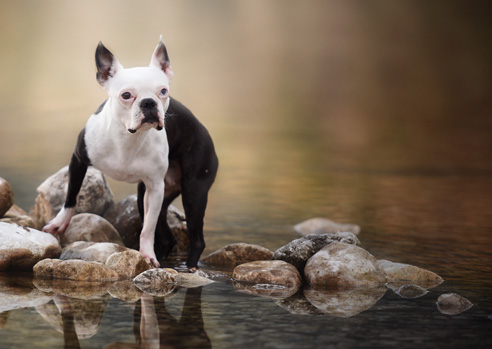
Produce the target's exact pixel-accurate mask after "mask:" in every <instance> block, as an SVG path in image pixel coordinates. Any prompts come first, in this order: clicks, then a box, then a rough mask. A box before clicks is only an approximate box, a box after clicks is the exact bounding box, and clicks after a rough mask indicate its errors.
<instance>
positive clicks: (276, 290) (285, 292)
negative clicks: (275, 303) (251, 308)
mask: <svg viewBox="0 0 492 349" xmlns="http://www.w3.org/2000/svg"><path fill="white" fill-rule="evenodd" d="M232 284H233V285H234V289H235V290H236V291H238V292H241V293H246V294H251V295H254V296H260V297H263V298H272V299H285V298H289V297H291V296H292V295H294V294H295V293H296V292H297V290H298V289H299V287H298V286H297V285H295V286H291V287H288V286H282V285H272V284H248V283H244V282H240V281H233V282H232Z"/></svg>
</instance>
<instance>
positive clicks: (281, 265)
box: [232, 261, 302, 289]
mask: <svg viewBox="0 0 492 349" xmlns="http://www.w3.org/2000/svg"><path fill="white" fill-rule="evenodd" d="M232 278H233V279H234V280H236V281H242V282H246V283H250V284H272V285H282V286H286V287H289V288H297V289H298V288H299V287H300V286H301V284H302V278H301V275H300V274H299V271H297V269H296V267H294V266H293V265H292V264H289V263H287V262H284V261H256V262H250V263H245V264H241V265H238V266H237V267H236V268H235V269H234V271H233V273H232Z"/></svg>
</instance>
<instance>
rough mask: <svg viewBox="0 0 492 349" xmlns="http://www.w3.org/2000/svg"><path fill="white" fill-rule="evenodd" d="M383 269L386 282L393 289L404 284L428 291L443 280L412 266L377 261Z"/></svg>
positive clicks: (382, 260) (383, 260) (427, 271)
mask: <svg viewBox="0 0 492 349" xmlns="http://www.w3.org/2000/svg"><path fill="white" fill-rule="evenodd" d="M378 265H379V266H380V267H381V268H383V269H384V272H385V273H386V279H387V282H388V283H389V284H390V285H391V286H393V287H399V286H403V285H406V284H413V285H418V286H420V287H423V288H426V289H429V288H433V287H436V286H438V285H440V284H441V283H442V282H443V281H444V280H443V278H441V277H440V276H439V275H437V274H435V273H433V272H431V271H429V270H425V269H422V268H419V267H416V266H413V265H409V264H403V263H394V262H391V261H388V260H385V259H381V260H378Z"/></svg>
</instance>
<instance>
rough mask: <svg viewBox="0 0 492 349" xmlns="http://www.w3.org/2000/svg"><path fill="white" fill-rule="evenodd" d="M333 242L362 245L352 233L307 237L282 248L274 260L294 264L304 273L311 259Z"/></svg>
mask: <svg viewBox="0 0 492 349" xmlns="http://www.w3.org/2000/svg"><path fill="white" fill-rule="evenodd" d="M333 241H341V242H344V243H347V244H354V245H360V241H359V239H358V238H357V236H355V235H354V234H352V233H343V232H342V233H334V234H332V233H330V234H318V235H307V236H304V237H302V238H299V239H295V240H293V241H291V242H289V243H288V244H287V245H284V246H282V247H280V248H279V249H278V250H276V251H275V253H274V254H273V257H272V258H273V259H276V260H282V261H285V262H287V263H290V264H292V265H293V266H295V267H296V268H297V270H299V272H300V273H303V271H304V266H305V265H306V262H307V261H308V259H309V258H311V257H312V256H313V255H314V254H315V253H316V252H318V251H319V250H321V249H322V248H323V247H325V246H326V245H328V244H330V243H332V242H333Z"/></svg>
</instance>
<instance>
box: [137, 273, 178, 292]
mask: <svg viewBox="0 0 492 349" xmlns="http://www.w3.org/2000/svg"><path fill="white" fill-rule="evenodd" d="M177 275H178V274H177V273H176V274H175V273H171V272H169V271H168V270H165V269H162V268H155V269H149V270H147V271H144V272H143V273H141V274H139V275H137V276H136V277H135V278H134V279H133V284H134V285H135V286H136V287H137V288H138V289H140V290H141V291H143V292H146V293H149V294H151V295H154V296H165V295H168V294H170V293H171V292H173V290H174V289H175V287H176V276H177Z"/></svg>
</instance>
